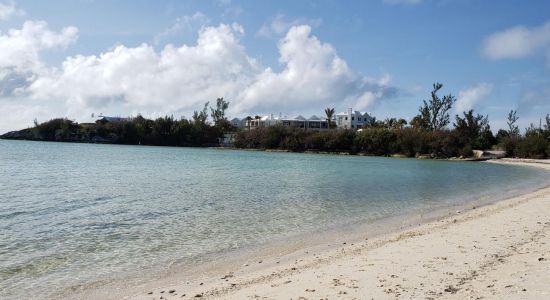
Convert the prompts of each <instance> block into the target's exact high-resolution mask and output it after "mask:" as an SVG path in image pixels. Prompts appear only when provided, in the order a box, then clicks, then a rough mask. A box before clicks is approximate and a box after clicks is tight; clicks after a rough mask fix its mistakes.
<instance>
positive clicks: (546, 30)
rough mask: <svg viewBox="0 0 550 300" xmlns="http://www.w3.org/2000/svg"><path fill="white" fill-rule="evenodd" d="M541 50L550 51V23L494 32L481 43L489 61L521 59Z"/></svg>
mask: <svg viewBox="0 0 550 300" xmlns="http://www.w3.org/2000/svg"><path fill="white" fill-rule="evenodd" d="M541 49H546V50H547V51H550V22H547V23H545V24H544V25H542V26H539V27H533V28H528V27H524V26H516V27H512V28H510V29H506V30H504V31H500V32H496V33H493V34H492V35H490V36H489V37H487V38H486V39H485V41H484V43H483V48H482V50H483V54H484V55H485V56H487V57H488V58H490V59H495V60H496V59H506V58H522V57H526V56H529V55H532V54H534V53H536V52H537V51H539V50H541Z"/></svg>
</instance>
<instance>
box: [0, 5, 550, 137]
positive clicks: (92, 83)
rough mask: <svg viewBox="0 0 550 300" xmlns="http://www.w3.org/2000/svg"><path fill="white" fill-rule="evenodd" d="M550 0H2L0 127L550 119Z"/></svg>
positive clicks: (499, 124)
mask: <svg viewBox="0 0 550 300" xmlns="http://www.w3.org/2000/svg"><path fill="white" fill-rule="evenodd" d="M549 12H550V2H548V1H545V0H541V1H536V0H533V1H529V5H526V3H525V2H524V1H520V0H517V1H513V0H510V1H497V0H495V1H484V0H477V1H476V0H454V1H453V0H372V1H341V0H324V1H321V0H319V1H307V0H304V1H281V0H277V1H269V2H268V1H236V0H218V1H214V0H212V1H198V0H197V1H153V0H151V1H146V0H128V1H123V0H120V1H99V0H95V1H94V0H80V1H78V0H66V1H58V0H49V1H24V0H19V1H15V0H14V1H11V0H0V132H5V131H8V130H15V129H20V128H24V127H27V126H30V125H31V124H32V122H33V120H34V119H35V118H36V119H37V120H38V121H40V122H42V121H46V120H48V119H50V118H53V117H68V118H71V119H74V120H76V121H79V122H86V121H90V119H91V114H92V113H94V114H95V115H98V114H100V113H103V114H105V115H114V116H128V115H136V114H137V113H141V114H143V115H144V116H149V117H156V116H161V115H166V114H168V115H174V116H175V117H181V116H187V117H188V116H190V115H191V114H192V112H193V110H195V109H199V108H201V106H202V104H203V103H204V102H206V101H211V102H213V101H215V99H216V98H217V97H224V98H226V99H228V100H229V101H230V103H231V104H230V111H229V114H230V116H232V117H233V116H237V117H243V116H246V115H249V114H251V115H255V114H269V113H274V114H279V113H282V114H284V115H289V116H292V115H296V114H303V115H311V114H317V115H322V114H323V109H324V108H325V107H329V106H330V107H335V108H336V110H337V111H344V110H345V109H346V108H348V107H353V108H354V109H356V110H361V111H368V112H371V113H373V114H374V115H375V116H376V117H378V118H385V117H388V116H395V117H403V118H406V119H410V118H411V117H413V116H414V115H415V114H416V113H417V110H418V106H419V105H420V103H421V101H422V100H423V99H426V98H427V97H428V95H429V92H430V89H431V86H432V84H433V83H434V82H436V81H439V82H442V83H443V84H444V88H443V92H444V93H452V94H453V95H455V96H456V97H457V98H458V101H457V104H456V105H455V110H454V111H453V114H454V113H458V112H461V111H463V110H468V109H471V108H473V109H475V110H476V111H478V112H480V113H483V114H488V115H489V119H490V120H491V124H492V125H493V129H496V128H499V127H503V126H505V116H506V114H507V112H508V111H509V110H510V109H517V110H518V112H519V116H520V125H521V127H525V126H527V125H528V124H529V123H530V122H536V123H538V120H539V118H540V117H543V116H544V115H545V114H546V113H550V13H549Z"/></svg>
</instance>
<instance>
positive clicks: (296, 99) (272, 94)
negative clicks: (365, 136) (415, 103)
mask: <svg viewBox="0 0 550 300" xmlns="http://www.w3.org/2000/svg"><path fill="white" fill-rule="evenodd" d="M279 53H280V58H279V61H280V62H281V63H282V64H283V65H284V66H285V68H284V69H283V70H282V71H281V72H279V73H277V72H274V71H273V70H272V69H271V68H267V69H265V70H264V71H263V72H262V73H261V74H259V75H257V76H256V78H255V80H254V82H253V84H252V85H250V86H249V87H248V88H247V89H246V90H245V91H244V92H243V93H242V94H241V95H240V101H239V102H238V103H237V105H236V108H237V110H240V111H247V109H249V108H253V109H256V110H263V111H269V110H274V109H275V108H281V107H282V108H288V107H292V108H293V110H295V111H296V110H298V111H299V110H307V109H308V108H311V107H315V108H317V109H321V108H322V107H325V106H326V105H334V104H336V103H337V104H338V106H343V105H345V106H346V107H347V106H349V105H353V104H357V100H358V99H359V98H360V97H362V96H363V95H364V93H366V92H369V91H370V92H373V93H377V96H376V100H379V99H381V98H383V97H385V96H389V95H390V94H391V93H392V90H391V88H386V87H385V86H381V85H380V84H378V83H376V82H373V81H372V80H369V79H366V78H364V77H362V76H359V75H357V74H355V73H354V72H353V71H352V70H351V69H350V68H349V67H348V65H347V63H346V62H345V61H344V60H343V59H341V58H340V57H339V56H338V55H337V54H336V51H335V50H334V48H333V47H332V46H331V45H330V44H326V43H321V42H320V41H319V40H318V39H317V37H315V36H312V35H311V27H309V26H307V25H301V26H294V27H292V28H290V30H289V31H288V33H287V35H286V36H285V37H284V38H283V39H281V41H280V42H279ZM373 102H374V101H371V102H369V103H368V104H372V103H373ZM361 103H363V102H361ZM363 108H366V107H361V109H363Z"/></svg>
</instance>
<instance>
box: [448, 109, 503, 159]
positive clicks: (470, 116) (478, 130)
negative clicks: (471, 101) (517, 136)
mask: <svg viewBox="0 0 550 300" xmlns="http://www.w3.org/2000/svg"><path fill="white" fill-rule="evenodd" d="M463 115H464V117H463V118H461V117H460V116H459V115H456V117H455V119H456V121H455V123H454V124H453V125H454V127H455V130H454V131H455V134H456V136H457V138H458V141H459V143H460V145H461V146H462V147H468V148H469V149H487V148H490V147H491V145H492V144H493V142H494V137H493V133H492V132H491V127H490V126H489V116H483V115H480V114H477V115H474V110H473V109H471V110H469V111H468V112H464V113H463Z"/></svg>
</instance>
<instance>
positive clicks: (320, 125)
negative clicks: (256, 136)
mask: <svg viewBox="0 0 550 300" xmlns="http://www.w3.org/2000/svg"><path fill="white" fill-rule="evenodd" d="M244 120H245V121H246V122H245V125H244V127H247V128H250V129H256V128H260V127H267V126H274V125H279V124H280V125H282V126H288V127H295V128H304V129H313V130H328V122H327V120H326V119H325V118H320V117H317V116H315V115H313V116H311V117H309V118H308V119H306V118H305V117H304V116H302V115H298V116H296V117H293V118H289V117H287V116H284V117H283V116H282V115H279V116H278V117H274V116H273V114H271V115H267V116H262V117H260V118H259V119H257V118H253V119H252V120H250V121H248V120H246V118H245V119H244Z"/></svg>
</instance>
